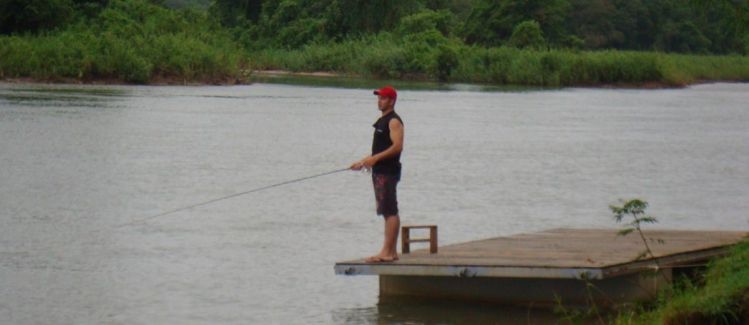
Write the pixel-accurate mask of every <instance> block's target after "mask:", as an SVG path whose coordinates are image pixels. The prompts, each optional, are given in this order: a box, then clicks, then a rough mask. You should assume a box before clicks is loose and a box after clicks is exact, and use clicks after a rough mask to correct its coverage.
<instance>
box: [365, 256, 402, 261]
mask: <svg viewBox="0 0 749 325" xmlns="http://www.w3.org/2000/svg"><path fill="white" fill-rule="evenodd" d="M397 260H398V255H375V256H370V257H367V258H366V259H364V261H365V262H367V263H387V262H394V261H397Z"/></svg>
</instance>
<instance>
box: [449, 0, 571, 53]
mask: <svg viewBox="0 0 749 325" xmlns="http://www.w3.org/2000/svg"><path fill="white" fill-rule="evenodd" d="M569 8H570V5H569V2H567V0H523V1H512V0H482V1H481V2H480V3H479V4H478V5H477V6H476V8H475V9H474V10H473V12H472V13H471V16H470V17H469V18H468V20H467V21H466V24H465V26H464V37H465V41H466V42H467V43H469V44H474V43H476V44H482V45H487V46H496V45H501V44H502V43H504V42H505V41H507V40H508V39H509V38H510V36H511V35H512V32H513V30H514V29H515V26H517V25H518V24H520V23H521V22H523V21H526V20H535V21H536V22H538V23H539V25H540V27H541V30H542V31H543V34H544V35H546V36H547V37H548V39H549V41H550V42H552V43H556V42H558V41H560V40H562V39H563V38H564V36H565V34H566V31H565V29H564V22H565V19H566V17H567V12H568V10H569Z"/></svg>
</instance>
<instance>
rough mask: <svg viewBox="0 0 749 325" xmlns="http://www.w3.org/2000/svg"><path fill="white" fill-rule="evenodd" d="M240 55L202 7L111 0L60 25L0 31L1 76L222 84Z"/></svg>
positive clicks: (235, 68)
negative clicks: (69, 23) (1, 33)
mask: <svg viewBox="0 0 749 325" xmlns="http://www.w3.org/2000/svg"><path fill="white" fill-rule="evenodd" d="M243 57H244V53H243V52H242V51H241V50H240V48H239V47H237V46H236V44H234V42H233V41H232V39H231V37H230V35H229V33H228V32H226V31H224V30H223V29H222V28H221V27H220V26H219V25H218V24H216V23H213V22H212V21H211V20H210V19H209V17H208V15H207V13H205V12H199V11H173V10H168V9H166V8H161V7H158V6H154V5H151V4H149V3H147V2H145V1H118V0H114V1H112V2H111V3H110V5H109V6H108V7H107V8H106V9H105V10H103V11H102V12H101V13H100V14H99V15H98V16H97V17H95V18H94V19H90V20H82V21H79V22H78V23H76V24H73V25H72V26H69V27H68V28H66V29H64V30H58V31H50V32H46V33H43V34H41V35H31V34H27V35H13V36H2V37H0V78H32V79H34V80H41V81H65V80H80V81H91V80H104V81H111V82H128V83H150V82H155V81H158V80H175V81H201V82H225V81H227V80H230V79H233V78H236V77H237V76H239V74H240V72H239V71H240V64H241V62H242V59H243Z"/></svg>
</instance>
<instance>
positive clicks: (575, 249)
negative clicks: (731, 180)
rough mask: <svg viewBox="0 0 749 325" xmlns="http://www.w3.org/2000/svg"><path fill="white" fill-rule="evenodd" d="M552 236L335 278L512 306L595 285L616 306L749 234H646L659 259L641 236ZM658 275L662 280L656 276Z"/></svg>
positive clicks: (354, 270)
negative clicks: (374, 280) (372, 279)
mask: <svg viewBox="0 0 749 325" xmlns="http://www.w3.org/2000/svg"><path fill="white" fill-rule="evenodd" d="M617 232H618V230H616V229H554V230H549V231H544V232H539V233H532V234H518V235H513V236H508V237H498V238H491V239H485V240H477V241H471V242H466V243H460V244H454V245H448V246H443V247H439V252H438V253H436V254H430V253H429V251H428V250H426V249H422V250H416V251H413V252H412V253H410V254H403V255H401V257H400V260H398V261H395V262H391V263H366V262H365V261H364V260H363V259H358V260H352V261H345V262H338V263H336V265H335V272H336V274H342V275H379V276H380V295H381V297H382V296H389V295H414V296H426V297H436V298H439V297H442V298H458V299H469V300H482V301H499V302H511V303H545V302H546V303H550V302H554V301H556V300H557V299H562V300H565V301H567V302H570V303H573V304H575V303H581V302H584V301H587V300H589V298H590V290H589V289H590V284H592V285H594V286H595V288H596V292H599V295H600V296H601V297H600V298H601V299H605V300H608V301H612V302H621V301H630V300H638V299H647V298H649V297H652V296H653V292H655V290H656V289H657V288H658V286H659V285H662V284H663V281H668V280H669V279H670V278H671V276H672V273H673V270H675V269H676V270H678V269H681V268H688V267H694V266H695V265H700V264H703V263H704V262H705V261H707V260H708V259H710V258H712V257H716V256H720V255H723V254H725V253H726V250H727V248H728V246H730V245H733V244H735V243H737V242H739V241H741V240H742V239H743V238H745V237H746V236H747V232H729V231H680V230H646V231H645V235H646V238H647V240H648V243H649V245H650V247H651V249H652V251H653V253H654V256H655V257H650V256H648V257H646V258H641V259H639V260H638V259H637V257H638V256H639V255H640V254H641V253H642V252H643V251H644V249H645V246H644V244H643V242H642V239H641V238H640V237H639V235H638V234H637V233H631V234H629V235H627V236H619V235H618V234H617ZM646 271H654V272H656V273H658V274H660V276H652V274H653V272H646ZM646 273H648V274H646Z"/></svg>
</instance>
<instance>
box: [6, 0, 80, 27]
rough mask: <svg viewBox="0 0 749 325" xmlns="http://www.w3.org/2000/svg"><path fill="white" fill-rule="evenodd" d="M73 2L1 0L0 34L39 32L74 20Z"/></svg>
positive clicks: (56, 0)
mask: <svg viewBox="0 0 749 325" xmlns="http://www.w3.org/2000/svg"><path fill="white" fill-rule="evenodd" d="M73 13H74V11H73V2H72V1H71V0H0V33H3V34H11V33H18V32H37V31H40V30H49V29H53V28H57V27H60V26H62V25H64V24H65V23H67V22H69V21H70V20H71V19H72V18H73Z"/></svg>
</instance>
